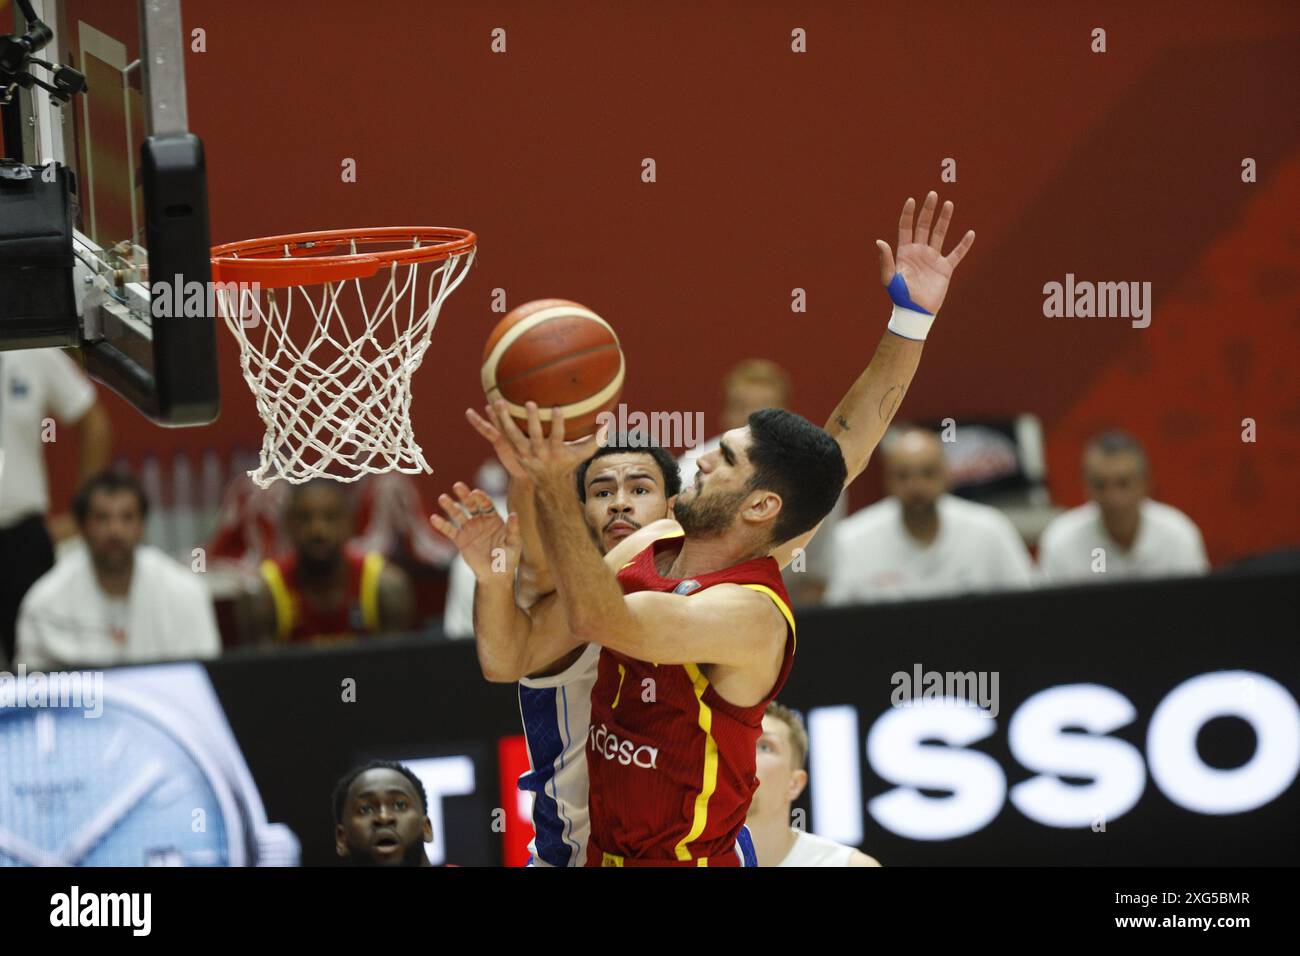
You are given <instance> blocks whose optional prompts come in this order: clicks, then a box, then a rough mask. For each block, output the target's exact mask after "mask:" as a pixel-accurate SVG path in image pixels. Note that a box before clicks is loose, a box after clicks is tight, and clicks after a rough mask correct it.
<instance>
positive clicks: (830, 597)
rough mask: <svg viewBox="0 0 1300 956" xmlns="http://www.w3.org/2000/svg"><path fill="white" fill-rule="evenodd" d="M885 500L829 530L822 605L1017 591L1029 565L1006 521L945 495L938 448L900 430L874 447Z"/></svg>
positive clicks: (1027, 580) (1030, 571)
mask: <svg viewBox="0 0 1300 956" xmlns="http://www.w3.org/2000/svg"><path fill="white" fill-rule="evenodd" d="M881 448H882V449H883V451H884V455H885V490H886V492H887V493H888V495H889V497H887V498H885V499H883V500H882V501H878V502H876V503H875V504H874V505H870V506H869V507H866V508H863V509H862V510H861V511H858V512H856V513H855V514H853V515H850V516H849V517H848V518H846V519H845V520H844V521H842V522H840V525H839V527H837V528H836V529H835V534H834V542H835V543H834V551H833V567H832V571H831V580H830V586H829V587H828V588H827V591H826V602H827V603H828V604H856V603H862V602H868V601H888V600H897V599H905V598H922V597H937V596H941V595H948V594H961V593H964V592H968V591H992V590H999V589H1005V588H1025V587H1029V586H1030V585H1031V584H1032V583H1033V578H1034V566H1033V561H1032V560H1031V559H1030V557H1029V551H1028V549H1027V548H1026V547H1025V543H1024V541H1022V540H1021V538H1020V535H1019V534H1018V533H1017V532H1016V529H1015V527H1014V526H1013V525H1012V524H1011V521H1010V519H1008V518H1007V516H1006V515H1004V514H1002V512H1000V511H998V510H997V509H996V508H990V507H988V506H987V505H981V504H976V503H975V502H972V501H966V500H965V499H962V498H957V497H955V496H953V495H950V494H947V489H948V483H949V479H948V469H947V465H946V463H945V461H944V454H943V445H942V443H941V442H940V441H939V438H938V436H937V435H935V434H934V433H933V432H930V431H926V430H924V429H919V428H910V429H900V430H899V431H896V432H894V433H893V434H892V435H891V436H888V437H886V439H885V441H884V442H882V443H881Z"/></svg>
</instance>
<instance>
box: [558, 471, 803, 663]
mask: <svg viewBox="0 0 1300 956" xmlns="http://www.w3.org/2000/svg"><path fill="white" fill-rule="evenodd" d="M537 507H538V519H539V525H540V528H541V530H542V533H543V542H544V546H545V547H546V549H547V554H548V557H549V560H550V563H551V567H552V569H553V571H554V574H555V578H556V584H557V586H558V594H559V597H560V601H561V604H562V605H563V609H564V614H565V618H566V620H567V625H568V630H569V631H570V632H571V633H572V634H573V636H574V637H575V638H576V639H578V640H579V641H581V642H584V643H593V644H600V645H602V646H604V647H608V648H611V649H612V650H616V651H619V652H621V653H624V654H627V655H629V656H631V657H636V658H638V659H640V660H647V661H655V662H656V663H660V664H725V665H733V666H738V667H739V666H746V665H748V664H750V663H752V662H753V661H754V660H755V659H759V660H764V659H766V658H767V657H769V656H770V655H769V654H767V653H766V652H767V651H768V650H775V649H776V648H777V647H778V646H779V645H778V642H780V641H784V639H785V619H784V618H783V617H782V615H781V613H780V612H779V611H778V610H777V609H776V607H775V605H773V604H772V602H771V601H770V600H769V599H768V598H767V597H765V596H764V595H762V594H760V593H759V592H757V591H753V590H751V589H749V588H743V587H739V586H729V585H720V586H718V587H716V588H710V589H709V590H708V591H706V592H704V593H703V594H698V595H695V596H693V597H691V598H690V604H689V605H687V603H686V601H687V598H685V597H684V596H682V595H676V594H657V593H648V592H647V593H638V594H632V595H628V596H626V597H625V596H624V594H623V589H622V587H620V585H619V583H618V579H617V577H616V576H615V573H614V570H613V569H612V568H611V567H609V566H608V565H607V564H606V562H605V561H602V560H601V558H600V555H599V554H598V553H597V552H596V550H595V548H593V547H592V546H591V538H590V536H589V535H588V533H587V530H586V526H585V525H584V524H583V521H582V513H581V511H580V510H579V508H578V502H577V499H576V497H575V496H574V494H573V492H572V490H571V489H570V488H568V487H567V486H565V485H563V484H560V483H558V482H539V484H538V486H537ZM611 553H612V552H611ZM769 645H770V646H769Z"/></svg>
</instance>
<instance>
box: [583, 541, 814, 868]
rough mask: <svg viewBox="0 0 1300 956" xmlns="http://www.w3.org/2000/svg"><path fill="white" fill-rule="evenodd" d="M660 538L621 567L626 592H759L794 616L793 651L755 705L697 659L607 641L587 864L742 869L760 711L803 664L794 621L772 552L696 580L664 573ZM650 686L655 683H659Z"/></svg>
mask: <svg viewBox="0 0 1300 956" xmlns="http://www.w3.org/2000/svg"><path fill="white" fill-rule="evenodd" d="M682 540H683V539H682V538H681V537H680V536H677V537H671V538H661V539H660V540H658V541H656V542H654V543H653V544H651V545H650V547H648V548H646V549H645V550H644V551H642V552H641V553H640V554H638V555H637V556H636V558H634V559H633V560H632V561H631V562H630V563H629V564H628V565H626V566H625V567H624V568H623V569H622V570H621V571H620V572H619V574H618V580H619V583H620V584H621V585H622V586H623V592H624V593H625V594H632V593H635V592H637V591H662V592H670V593H673V594H680V595H683V600H688V599H689V597H690V596H691V595H694V594H699V593H700V592H701V591H704V590H707V589H708V588H711V587H713V586H714V585H718V584H739V585H742V586H744V587H749V588H753V589H754V590H755V591H759V592H761V593H763V594H765V595H767V596H768V597H769V598H771V599H772V602H773V603H774V604H776V606H777V608H779V609H780V611H781V613H782V614H783V615H784V616H785V619H786V641H785V657H784V660H783V661H782V662H781V671H780V673H779V674H778V675H777V678H776V683H775V684H773V686H772V689H771V691H769V692H768V695H767V697H765V698H764V699H763V700H762V701H760V702H759V703H757V704H755V705H754V706H752V707H738V706H736V705H735V704H731V703H729V702H727V701H725V700H723V699H722V697H720V696H719V695H718V693H717V691H715V690H714V689H713V687H712V685H711V684H710V683H709V680H708V678H707V677H706V676H705V675H704V673H703V672H702V670H701V668H700V667H699V666H697V665H695V664H662V665H661V664H655V663H653V662H648V661H640V660H635V659H634V658H631V657H628V656H626V655H624V654H619V653H617V652H615V651H611V650H609V649H608V648H605V649H603V650H602V651H601V654H600V665H599V674H598V676H597V678H596V684H595V686H594V687H593V688H592V692H591V726H590V729H589V731H588V741H587V772H588V776H589V778H590V781H591V788H590V797H589V807H590V813H591V841H590V844H589V848H588V854H587V865H588V866H622V865H663V866H739V865H740V860H739V857H738V856H737V854H736V849H735V847H736V836H737V834H738V833H739V832H740V828H741V826H743V825H744V823H745V814H746V813H747V812H748V810H749V802H750V800H751V799H752V798H753V795H754V790H755V789H757V787H758V778H757V776H756V775H755V760H754V751H755V747H756V746H757V744H758V738H759V736H760V734H761V733H762V730H763V711H764V710H766V708H767V705H768V703H769V701H771V699H772V698H773V697H775V696H776V695H777V693H778V692H779V691H780V690H781V686H782V685H783V684H784V683H785V680H786V677H787V676H788V675H789V673H790V666H791V665H792V664H793V663H794V648H795V632H794V617H793V615H792V614H791V613H790V599H789V596H788V595H787V594H786V590H785V585H784V584H783V583H782V581H781V569H780V568H779V567H778V566H777V563H776V561H775V560H774V559H772V558H770V557H762V558H755V559H753V560H751V561H746V562H744V563H743V564H737V565H735V566H733V567H730V568H723V569H722V570H720V571H711V572H709V573H708V574H701V575H699V576H697V577H694V578H685V579H683V578H665V577H662V576H660V574H659V572H658V571H657V570H656V568H655V556H656V555H659V554H664V553H675V552H676V551H678V550H680V548H681V545H682ZM651 682H652V683H651Z"/></svg>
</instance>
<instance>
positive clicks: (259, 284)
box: [212, 226, 478, 488]
mask: <svg viewBox="0 0 1300 956" xmlns="http://www.w3.org/2000/svg"><path fill="white" fill-rule="evenodd" d="M477 242H478V239H477V237H476V236H475V235H474V233H472V232H469V231H468V230H465V229H448V228H443V227H426V226H418V227H411V226H392V227H384V228H376V229H336V230H331V231H328V232H308V233H300V234H297V235H290V236H271V237H269V238H266V239H248V240H245V241H243V242H230V243H226V244H225V245H221V246H216V247H215V248H213V250H212V281H213V283H214V287H215V289H216V293H217V294H216V299H217V304H218V309H219V311H220V313H221V316H222V318H224V319H225V321H226V326H227V327H228V328H229V329H230V331H231V332H232V333H234V335H235V338H236V339H238V341H239V350H240V366H241V368H242V369H243V373H244V381H246V382H247V383H248V387H249V388H250V389H252V391H253V398H254V399H255V400H256V403H257V411H258V414H259V415H260V416H261V418H262V421H263V422H265V423H266V435H265V437H264V438H263V440H262V455H261V467H260V468H258V469H257V470H256V471H251V472H249V477H250V478H251V479H252V480H253V482H254V483H255V484H257V485H258V486H259V487H262V488H266V487H269V486H270V485H271V484H272V483H273V482H275V481H277V480H278V479H284V480H285V481H288V482H290V483H291V484H301V483H302V482H305V481H309V480H311V479H312V478H331V479H334V480H336V481H356V480H357V479H359V478H361V477H363V476H365V475H368V474H378V473H382V472H390V471H400V472H403V473H405V474H419V473H421V472H424V473H429V472H431V471H432V470H433V469H432V468H430V467H429V464H428V462H426V461H425V459H424V453H423V452H422V451H421V449H420V446H419V445H418V444H416V442H415V435H414V431H413V430H412V427H411V378H412V376H413V375H414V374H415V371H416V369H418V368H419V367H420V362H421V361H422V360H423V358H424V353H425V350H426V349H427V348H428V347H429V339H430V336H431V335H432V334H433V327H434V325H435V324H437V321H438V312H439V310H440V309H441V308H442V303H443V301H444V300H445V299H446V298H447V296H449V295H450V294H451V293H452V292H453V291H454V290H455V288H456V287H457V286H458V285H460V283H461V281H462V280H463V279H464V278H465V276H466V274H467V273H468V272H469V267H470V266H471V265H472V264H473V262H474V253H475V247H476V244H477ZM338 250H344V251H343V252H342V253H341V254H340V253H339V251H338ZM422 267H424V268H423V275H422V274H421V269H422ZM425 279H427V282H425V281H424V280H425ZM422 290H424V291H425V292H426V294H427V301H426V299H425V298H424V297H423V296H422V295H421V291H422ZM295 302H297V304H298V312H299V314H298V317H297V318H294V316H293V312H294V305H295Z"/></svg>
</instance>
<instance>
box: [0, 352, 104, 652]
mask: <svg viewBox="0 0 1300 956" xmlns="http://www.w3.org/2000/svg"><path fill="white" fill-rule="evenodd" d="M49 417H53V418H54V419H55V420H56V421H57V423H58V424H60V425H63V426H65V427H68V426H70V427H71V428H73V429H74V430H75V434H76V436H77V442H78V454H79V457H78V461H77V482H78V484H81V483H83V482H85V481H86V480H88V479H89V478H90V477H91V476H92V475H95V474H98V473H99V472H100V471H101V470H102V469H103V468H105V467H106V466H107V465H108V459H109V453H110V446H111V444H112V429H111V428H110V426H109V423H108V415H107V413H106V412H105V411H104V409H103V407H102V406H100V404H99V403H98V401H97V400H96V397H95V386H94V385H92V384H91V383H90V379H88V378H86V376H85V375H84V374H82V372H81V369H79V368H78V367H77V363H76V362H74V361H73V360H72V359H71V358H69V357H68V356H66V355H64V354H63V353H62V352H61V351H59V350H58V349H20V350H17V351H13V352H4V353H3V354H0V568H3V569H4V573H3V574H0V661H3V660H5V659H6V658H9V657H12V656H13V654H14V635H15V631H14V624H15V621H16V620H17V617H18V605H19V604H20V603H21V602H22V599H23V595H24V594H26V593H27V589H28V588H30V587H31V586H32V583H33V582H34V581H35V580H36V579H37V578H39V577H40V576H41V575H43V574H44V573H45V572H46V571H48V570H49V569H50V568H51V567H52V566H53V565H54V546H53V545H54V542H55V541H58V540H62V539H64V538H68V537H71V536H72V535H74V534H75V533H76V525H75V523H74V522H73V521H72V519H71V518H69V517H68V516H67V515H66V514H62V515H56V516H52V517H51V518H50V519H49V526H48V527H47V526H46V517H45V513H46V511H47V510H48V509H49V505H50V499H49V490H48V487H47V484H46V480H45V457H44V451H45V445H46V444H48V443H49V442H50V441H51V440H53V439H54V438H55V437H57V435H58V432H57V430H56V429H55V428H53V427H47V424H48V423H47V422H46V421H45V419H47V418H49Z"/></svg>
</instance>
